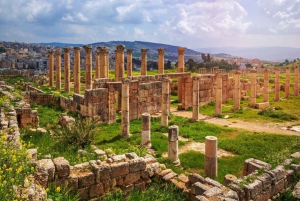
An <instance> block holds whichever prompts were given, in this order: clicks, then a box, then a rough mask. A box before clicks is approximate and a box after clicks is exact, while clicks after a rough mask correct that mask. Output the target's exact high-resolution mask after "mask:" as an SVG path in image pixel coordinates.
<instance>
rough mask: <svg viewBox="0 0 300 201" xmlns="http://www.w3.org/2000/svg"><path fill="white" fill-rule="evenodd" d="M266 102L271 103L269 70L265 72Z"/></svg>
mask: <svg viewBox="0 0 300 201" xmlns="http://www.w3.org/2000/svg"><path fill="white" fill-rule="evenodd" d="M264 102H269V70H268V69H265V70H264Z"/></svg>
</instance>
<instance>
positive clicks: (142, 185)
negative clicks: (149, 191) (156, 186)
mask: <svg viewBox="0 0 300 201" xmlns="http://www.w3.org/2000/svg"><path fill="white" fill-rule="evenodd" d="M134 188H135V189H137V190H139V191H145V189H146V185H145V182H139V183H136V184H134Z"/></svg>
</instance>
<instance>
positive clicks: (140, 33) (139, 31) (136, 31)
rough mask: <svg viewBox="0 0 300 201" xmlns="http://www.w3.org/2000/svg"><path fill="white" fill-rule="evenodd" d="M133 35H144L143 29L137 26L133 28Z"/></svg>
mask: <svg viewBox="0 0 300 201" xmlns="http://www.w3.org/2000/svg"><path fill="white" fill-rule="evenodd" d="M134 34H135V35H144V31H143V30H141V29H139V28H134Z"/></svg>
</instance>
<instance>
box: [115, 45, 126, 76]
mask: <svg viewBox="0 0 300 201" xmlns="http://www.w3.org/2000/svg"><path fill="white" fill-rule="evenodd" d="M124 50H125V46H124V45H117V52H118V60H117V61H118V68H119V69H118V71H119V75H118V76H119V77H118V81H120V80H121V78H122V77H124Z"/></svg>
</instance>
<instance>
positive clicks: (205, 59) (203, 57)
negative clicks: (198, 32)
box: [201, 53, 207, 63]
mask: <svg viewBox="0 0 300 201" xmlns="http://www.w3.org/2000/svg"><path fill="white" fill-rule="evenodd" d="M201 58H202V60H203V62H204V63H206V62H207V58H206V56H205V54H204V53H202V54H201Z"/></svg>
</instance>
